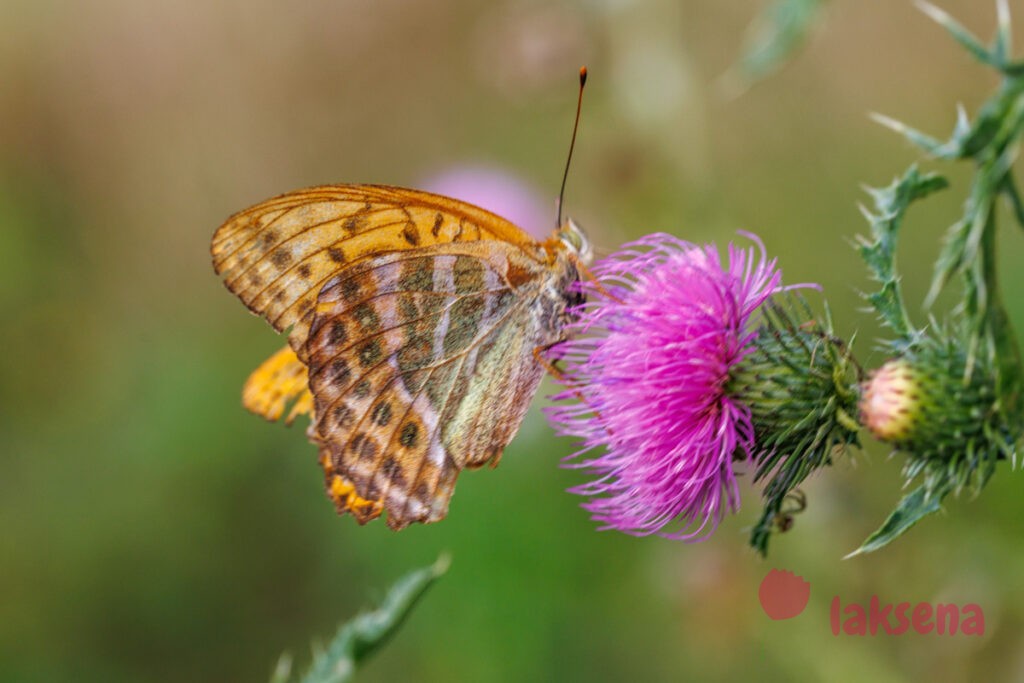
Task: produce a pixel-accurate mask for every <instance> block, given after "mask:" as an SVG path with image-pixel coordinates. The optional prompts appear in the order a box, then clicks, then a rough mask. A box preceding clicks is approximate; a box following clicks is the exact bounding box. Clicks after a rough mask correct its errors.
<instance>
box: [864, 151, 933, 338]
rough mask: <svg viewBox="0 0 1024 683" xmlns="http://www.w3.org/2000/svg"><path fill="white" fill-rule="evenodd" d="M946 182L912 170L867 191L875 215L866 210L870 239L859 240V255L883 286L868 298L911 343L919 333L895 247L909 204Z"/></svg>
mask: <svg viewBox="0 0 1024 683" xmlns="http://www.w3.org/2000/svg"><path fill="white" fill-rule="evenodd" d="M946 186H947V182H946V179H945V178H943V177H942V176H939V175H936V174H933V173H927V174H924V175H922V174H920V173H919V172H918V170H917V167H916V166H911V167H910V168H909V169H908V170H907V172H906V173H905V174H904V175H903V177H902V178H898V179H896V180H894V181H893V182H892V184H891V185H889V186H888V187H884V188H867V191H868V193H869V194H870V195H871V198H872V199H873V200H874V203H875V211H874V212H872V211H869V210H867V209H863V213H864V215H865V217H866V218H867V219H868V221H869V222H870V223H871V239H870V240H868V239H866V238H860V247H859V251H860V255H861V258H863V259H864V261H865V263H867V265H868V268H869V269H870V270H871V274H872V276H873V277H874V279H875V280H877V281H878V282H879V283H881V285H882V287H881V289H880V290H879V291H877V292H873V293H870V294H867V295H866V298H867V300H868V301H869V302H870V303H871V305H872V306H874V308H875V311H877V313H878V317H879V318H880V319H881V321H882V323H883V324H884V325H886V326H887V327H889V328H890V329H891V330H892V331H893V332H894V333H895V334H896V335H897V336H899V337H901V338H904V339H912V338H915V337H916V336H917V334H918V333H917V332H916V330H915V329H914V327H913V325H911V322H910V317H909V316H908V315H907V310H906V307H905V306H904V304H903V296H902V294H901V293H900V287H899V276H898V274H897V270H896V243H897V239H898V237H899V229H900V225H901V224H902V222H903V217H904V215H905V214H906V212H907V209H908V208H909V207H910V204H911V203H912V202H914V201H916V200H918V199H922V198H924V197H927V196H928V195H929V194H931V193H932V192H936V191H937V190H941V189H944V188H945V187H946Z"/></svg>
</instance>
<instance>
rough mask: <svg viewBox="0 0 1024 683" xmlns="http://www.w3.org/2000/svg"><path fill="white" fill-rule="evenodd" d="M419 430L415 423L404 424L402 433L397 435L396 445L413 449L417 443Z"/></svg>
mask: <svg viewBox="0 0 1024 683" xmlns="http://www.w3.org/2000/svg"><path fill="white" fill-rule="evenodd" d="M419 438H420V428H419V426H418V425H417V424H416V423H415V422H406V423H405V424H404V425H402V432H401V434H399V435H398V443H400V444H402V445H403V446H405V447H406V448H415V447H416V444H417V443H418V442H419Z"/></svg>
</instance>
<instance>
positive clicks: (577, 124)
mask: <svg viewBox="0 0 1024 683" xmlns="http://www.w3.org/2000/svg"><path fill="white" fill-rule="evenodd" d="M586 84H587V67H585V66H581V67H580V94H579V97H578V98H577V99H576V120H575V121H574V122H573V124H572V140H571V141H570V142H569V156H568V157H567V158H566V160H565V173H563V174H562V188H561V189H560V190H559V191H558V218H557V219H556V220H555V227H556V228H560V227H562V200H563V199H564V198H565V181H566V180H567V179H568V178H569V164H570V163H571V162H572V150H573V148H574V147H575V146H576V131H577V130H579V127H580V109H581V108H582V107H583V86H585V85H586Z"/></svg>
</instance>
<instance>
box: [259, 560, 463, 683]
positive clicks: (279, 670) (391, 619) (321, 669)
mask: <svg viewBox="0 0 1024 683" xmlns="http://www.w3.org/2000/svg"><path fill="white" fill-rule="evenodd" d="M449 564H450V561H449V558H448V556H446V555H442V556H441V557H440V558H438V560H437V561H436V562H434V564H432V565H431V566H429V567H424V568H422V569H417V570H415V571H412V572H409V573H408V574H406V575H405V576H404V577H402V578H401V579H399V580H398V581H397V582H395V584H394V585H392V586H391V588H390V590H389V591H388V594H387V595H386V596H385V597H384V600H383V602H382V603H381V606H380V607H379V608H377V609H375V610H373V611H371V612H364V613H362V614H360V615H358V616H356V617H355V618H353V619H351V620H350V621H349V622H348V623H346V624H344V625H342V627H341V628H340V629H339V630H338V633H337V635H335V636H334V639H333V640H331V642H330V644H329V645H328V646H327V648H326V649H322V648H316V649H314V653H313V663H312V665H311V666H310V669H309V672H308V673H307V674H306V675H305V676H303V677H302V679H301V680H302V683H346V682H347V681H350V680H352V677H353V675H354V674H355V672H356V669H357V667H358V666H359V665H360V664H361V663H362V662H363V661H365V660H366V659H367V657H369V656H370V655H371V654H372V653H373V652H374V651H376V650H377V649H378V648H379V647H380V646H381V645H383V644H384V643H385V642H387V640H388V639H389V638H390V637H391V636H392V635H394V633H395V632H396V631H397V630H398V628H399V627H400V626H401V625H402V623H403V622H404V621H405V619H406V618H407V617H408V616H409V613H410V612H411V611H412V608H413V607H415V606H416V603H417V602H419V600H420V598H422V597H423V595H424V594H425V593H426V592H427V589H428V588H430V586H432V585H433V583H434V581H436V580H437V578H438V577H440V576H441V575H442V574H444V573H445V572H446V571H448V565H449ZM290 680H291V658H290V657H288V655H284V656H282V657H281V659H280V660H279V661H278V664H277V667H276V668H275V670H274V674H273V677H272V679H271V683H286V682H287V681H290Z"/></svg>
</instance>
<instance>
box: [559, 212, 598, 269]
mask: <svg viewBox="0 0 1024 683" xmlns="http://www.w3.org/2000/svg"><path fill="white" fill-rule="evenodd" d="M555 239H557V240H558V242H559V246H560V247H561V248H563V249H566V250H567V251H569V253H571V254H573V255H575V257H576V258H577V259H579V261H580V262H582V263H583V265H584V266H588V265H590V262H591V261H593V260H594V249H593V247H592V246H591V244H590V240H589V239H588V238H587V233H585V232H583V229H582V228H581V227H580V226H578V225H576V221H574V220H573V219H571V218H567V219H566V220H565V223H563V224H562V225H561V227H559V228H558V229H557V230H556V231H555Z"/></svg>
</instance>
